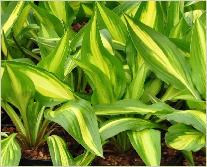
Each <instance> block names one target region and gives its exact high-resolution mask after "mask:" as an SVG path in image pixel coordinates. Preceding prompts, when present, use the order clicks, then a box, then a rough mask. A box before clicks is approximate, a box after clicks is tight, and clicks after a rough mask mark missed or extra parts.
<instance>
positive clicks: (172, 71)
mask: <svg viewBox="0 0 207 167" xmlns="http://www.w3.org/2000/svg"><path fill="white" fill-rule="evenodd" d="M126 20H127V22H128V29H129V32H130V36H131V38H132V41H133V43H134V44H135V47H136V49H137V51H138V52H139V53H140V55H141V56H142V57H143V59H144V60H145V62H146V63H147V64H148V65H149V68H150V69H151V70H152V71H153V72H155V73H156V74H157V76H158V77H159V78H160V79H161V80H164V81H165V82H167V83H171V84H173V85H174V86H176V87H177V88H179V89H181V90H182V89H183V88H187V89H188V90H189V91H190V92H191V94H192V95H193V96H194V97H195V98H196V99H199V95H198V94H197V92H196V90H195V89H194V87H193V84H192V81H191V78H190V72H189V67H188V64H187V63H186V61H185V59H184V56H183V54H184V53H183V52H181V51H180V50H179V49H178V48H177V47H176V46H175V45H174V44H173V43H172V42H171V41H170V40H169V39H168V38H166V37H165V36H164V35H162V34H160V33H157V32H156V31H154V30H152V29H151V28H149V27H147V26H145V25H144V24H142V23H140V22H138V23H137V24H135V23H134V21H133V20H132V19H131V18H130V17H128V16H126ZM178 55H179V56H178Z"/></svg>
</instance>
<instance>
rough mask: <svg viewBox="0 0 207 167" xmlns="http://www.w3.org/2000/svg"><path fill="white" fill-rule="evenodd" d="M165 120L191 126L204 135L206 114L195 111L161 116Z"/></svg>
mask: <svg viewBox="0 0 207 167" xmlns="http://www.w3.org/2000/svg"><path fill="white" fill-rule="evenodd" d="M161 118H164V119H167V120H173V121H175V122H178V123H184V124H186V125H192V126H193V127H194V128H195V129H197V130H199V131H200V132H202V133H203V134H205V133H206V114H205V113H204V112H202V111H197V110H185V111H176V112H173V113H171V114H166V115H163V116H161Z"/></svg>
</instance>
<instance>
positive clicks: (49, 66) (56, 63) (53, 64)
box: [38, 29, 71, 78]
mask: <svg viewBox="0 0 207 167" xmlns="http://www.w3.org/2000/svg"><path fill="white" fill-rule="evenodd" d="M70 35H71V30H69V29H68V30H67V31H66V32H65V34H64V35H63V36H62V38H61V39H60V41H59V43H58V44H57V46H56V47H55V49H54V50H53V51H52V52H51V53H50V54H49V55H48V56H46V57H43V59H42V60H41V61H40V63H39V64H38V66H40V67H43V68H44V69H46V70H47V71H49V72H52V73H54V74H56V75H57V76H59V77H60V78H63V77H64V66H65V61H66V58H67V56H68V52H69V39H70Z"/></svg>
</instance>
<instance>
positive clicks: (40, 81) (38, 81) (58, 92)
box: [2, 61, 74, 105]
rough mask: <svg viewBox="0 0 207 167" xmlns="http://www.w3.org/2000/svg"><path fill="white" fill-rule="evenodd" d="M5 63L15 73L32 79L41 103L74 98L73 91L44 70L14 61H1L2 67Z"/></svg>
mask: <svg viewBox="0 0 207 167" xmlns="http://www.w3.org/2000/svg"><path fill="white" fill-rule="evenodd" d="M5 63H6V64H7V65H8V66H9V67H10V68H11V69H13V70H14V71H15V72H16V73H17V72H20V73H21V75H26V76H27V77H28V78H29V79H30V80H32V82H33V84H34V86H35V89H36V91H37V92H38V94H37V95H36V97H37V98H39V99H41V103H44V104H45V105H51V104H57V103H60V102H63V101H67V100H70V99H74V95H73V92H71V90H70V88H69V87H68V86H67V85H66V84H64V83H63V82H61V81H60V80H59V79H57V78H56V77H55V76H54V75H53V74H51V73H49V72H47V71H46V70H44V69H42V68H38V67H36V66H33V65H28V64H26V63H20V62H14V61H6V62H3V63H2V65H3V67H4V65H5Z"/></svg>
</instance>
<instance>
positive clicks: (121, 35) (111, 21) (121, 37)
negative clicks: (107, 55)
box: [96, 3, 127, 45]
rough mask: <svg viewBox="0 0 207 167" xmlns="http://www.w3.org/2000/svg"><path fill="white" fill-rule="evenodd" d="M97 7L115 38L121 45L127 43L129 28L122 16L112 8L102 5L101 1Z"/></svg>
mask: <svg viewBox="0 0 207 167" xmlns="http://www.w3.org/2000/svg"><path fill="white" fill-rule="evenodd" d="M96 7H97V10H98V12H99V14H100V18H101V20H102V22H103V24H104V25H105V27H106V28H107V29H108V31H109V32H110V34H111V36H112V38H113V40H115V41H117V42H118V43H120V44H121V45H125V44H126V37H127V36H126V35H127V29H126V26H125V25H124V23H123V22H122V20H121V19H120V17H119V16H118V15H116V14H115V13H114V12H113V11H111V10H110V9H108V8H106V7H104V6H102V5H101V4H100V3H96Z"/></svg>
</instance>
